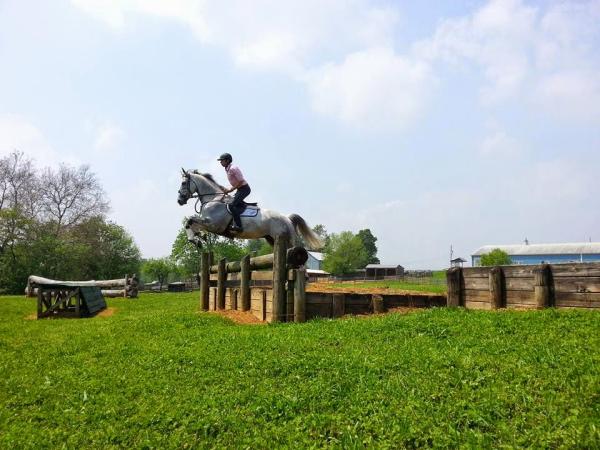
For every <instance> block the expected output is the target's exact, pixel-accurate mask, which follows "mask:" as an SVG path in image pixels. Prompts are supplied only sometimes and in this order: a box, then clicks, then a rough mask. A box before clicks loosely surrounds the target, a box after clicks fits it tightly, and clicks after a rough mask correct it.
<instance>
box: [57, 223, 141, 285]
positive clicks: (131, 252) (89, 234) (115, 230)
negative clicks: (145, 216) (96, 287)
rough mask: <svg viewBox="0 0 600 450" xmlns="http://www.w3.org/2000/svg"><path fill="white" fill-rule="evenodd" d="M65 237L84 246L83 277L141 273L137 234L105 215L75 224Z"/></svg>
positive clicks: (120, 275) (81, 257)
mask: <svg viewBox="0 0 600 450" xmlns="http://www.w3.org/2000/svg"><path fill="white" fill-rule="evenodd" d="M64 239H65V240H67V241H70V242H72V243H73V245H78V246H81V247H83V248H84V249H85V251H84V252H83V253H82V254H81V255H80V267H81V268H82V269H81V277H82V279H96V280H106V279H113V278H123V277H124V276H125V275H130V276H131V275H133V274H139V271H140V264H141V254H140V250H139V248H138V246H137V245H136V244H135V241H134V240H133V237H132V236H131V235H130V234H129V233H128V232H127V230H125V228H123V227H122V226H120V225H117V224H116V223H113V222H109V221H106V220H105V219H104V218H103V217H92V218H90V219H88V220H86V221H84V222H82V223H78V224H75V225H74V226H72V227H71V229H70V230H68V232H67V233H66V235H65V236H64Z"/></svg>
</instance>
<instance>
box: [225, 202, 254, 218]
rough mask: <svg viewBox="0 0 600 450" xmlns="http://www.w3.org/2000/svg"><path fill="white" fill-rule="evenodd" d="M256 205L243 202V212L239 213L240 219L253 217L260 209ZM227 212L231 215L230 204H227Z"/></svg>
mask: <svg viewBox="0 0 600 450" xmlns="http://www.w3.org/2000/svg"><path fill="white" fill-rule="evenodd" d="M257 205H258V203H246V202H243V203H242V206H243V207H244V209H243V211H242V212H241V213H240V217H255V216H256V215H257V214H258V211H259V210H260V208H259V207H258V206H257ZM226 206H227V212H228V213H229V214H233V213H232V212H231V208H230V207H231V204H230V203H227V205H226Z"/></svg>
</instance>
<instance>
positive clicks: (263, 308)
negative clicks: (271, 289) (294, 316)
mask: <svg viewBox="0 0 600 450" xmlns="http://www.w3.org/2000/svg"><path fill="white" fill-rule="evenodd" d="M260 292H261V298H260V304H261V311H262V320H263V322H266V320H267V291H265V290H264V289H263V290H262V291H260ZM271 315H272V313H271Z"/></svg>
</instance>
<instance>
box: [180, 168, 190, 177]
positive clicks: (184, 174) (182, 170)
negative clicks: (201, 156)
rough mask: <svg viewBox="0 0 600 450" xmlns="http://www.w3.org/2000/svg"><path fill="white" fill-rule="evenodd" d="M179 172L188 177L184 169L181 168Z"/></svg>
mask: <svg viewBox="0 0 600 450" xmlns="http://www.w3.org/2000/svg"><path fill="white" fill-rule="evenodd" d="M181 171H182V172H183V174H184V175H185V176H188V175H189V174H188V173H187V172H186V171H185V169H184V168H183V167H182V168H181Z"/></svg>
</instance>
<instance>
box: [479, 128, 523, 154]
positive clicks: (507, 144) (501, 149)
mask: <svg viewBox="0 0 600 450" xmlns="http://www.w3.org/2000/svg"><path fill="white" fill-rule="evenodd" d="M522 151H523V147H522V145H521V144H520V143H519V142H518V141H517V140H516V139H514V138H513V137H511V136H509V135H508V134H507V133H506V132H505V131H503V130H495V131H493V132H492V133H490V134H489V135H488V136H486V137H485V138H484V139H483V142H482V143H481V147H480V152H481V154H482V155H484V156H491V157H508V156H516V155H519V154H520V153H521V152H522Z"/></svg>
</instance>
